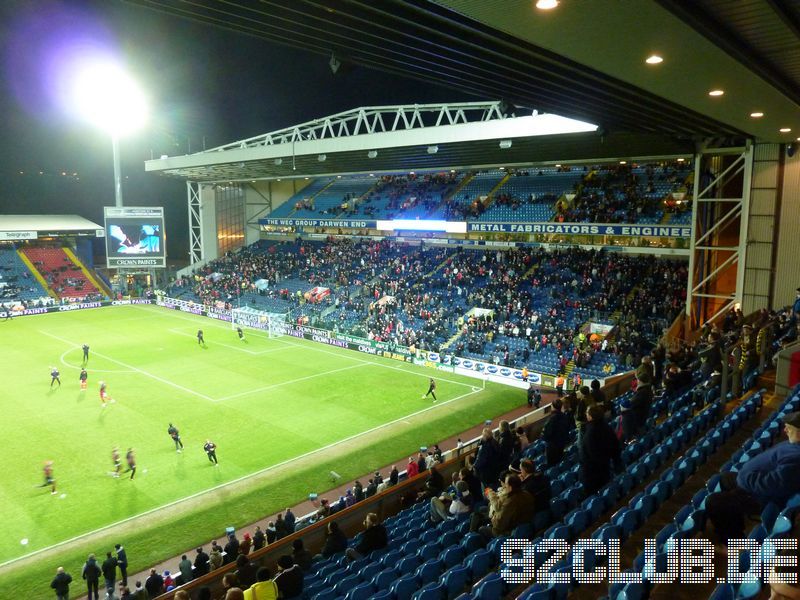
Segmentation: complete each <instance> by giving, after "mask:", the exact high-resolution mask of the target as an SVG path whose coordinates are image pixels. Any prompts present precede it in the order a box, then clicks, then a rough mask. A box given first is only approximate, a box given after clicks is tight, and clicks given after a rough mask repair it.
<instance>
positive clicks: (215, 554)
mask: <svg viewBox="0 0 800 600" xmlns="http://www.w3.org/2000/svg"><path fill="white" fill-rule="evenodd" d="M222 562H223V561H222V548H220V546H219V544H217V542H216V541H214V542H211V552H209V553H208V564H209V566H210V567H211V570H212V571H213V570H214V569H219V568H220V567H221V566H222Z"/></svg>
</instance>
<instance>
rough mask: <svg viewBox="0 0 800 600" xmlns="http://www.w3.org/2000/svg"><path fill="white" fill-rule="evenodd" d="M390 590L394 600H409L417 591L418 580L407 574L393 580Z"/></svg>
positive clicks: (414, 576)
mask: <svg viewBox="0 0 800 600" xmlns="http://www.w3.org/2000/svg"><path fill="white" fill-rule="evenodd" d="M390 589H391V591H392V594H393V595H394V597H395V599H396V600H411V596H413V595H414V592H416V591H417V590H418V589H419V580H418V579H417V576H416V575H414V574H412V573H409V574H407V575H403V576H402V577H400V578H399V579H395V581H394V583H392V586H391V588H390Z"/></svg>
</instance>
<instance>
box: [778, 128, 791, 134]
mask: <svg viewBox="0 0 800 600" xmlns="http://www.w3.org/2000/svg"><path fill="white" fill-rule="evenodd" d="M791 130H792V128H791V127H781V128H780V129H779V130H778V131H780V132H781V133H789V132H790V131H791Z"/></svg>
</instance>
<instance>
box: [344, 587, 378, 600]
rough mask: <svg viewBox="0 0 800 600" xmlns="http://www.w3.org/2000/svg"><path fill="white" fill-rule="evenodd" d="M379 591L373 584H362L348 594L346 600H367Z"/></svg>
mask: <svg viewBox="0 0 800 600" xmlns="http://www.w3.org/2000/svg"><path fill="white" fill-rule="evenodd" d="M377 591H378V589H377V588H376V587H375V586H374V585H372V584H371V583H361V584H359V585H357V586H356V587H354V588H353V589H352V590H350V591H349V592H348V593H347V596H345V600H367V599H368V598H371V597H372V595H373V594H374V593H375V592H377Z"/></svg>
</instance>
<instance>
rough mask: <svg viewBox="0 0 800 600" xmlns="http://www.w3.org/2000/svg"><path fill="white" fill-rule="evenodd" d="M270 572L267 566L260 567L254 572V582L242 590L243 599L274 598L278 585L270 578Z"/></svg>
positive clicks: (265, 599)
mask: <svg viewBox="0 0 800 600" xmlns="http://www.w3.org/2000/svg"><path fill="white" fill-rule="evenodd" d="M270 575H271V573H270V572H269V569H268V568H267V567H261V568H260V569H259V570H258V571H257V572H256V582H255V583H254V584H253V585H251V586H250V587H249V588H248V589H246V590H245V592H244V600H276V599H277V598H278V586H277V585H276V584H275V582H274V581H272V580H271V579H270Z"/></svg>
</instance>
